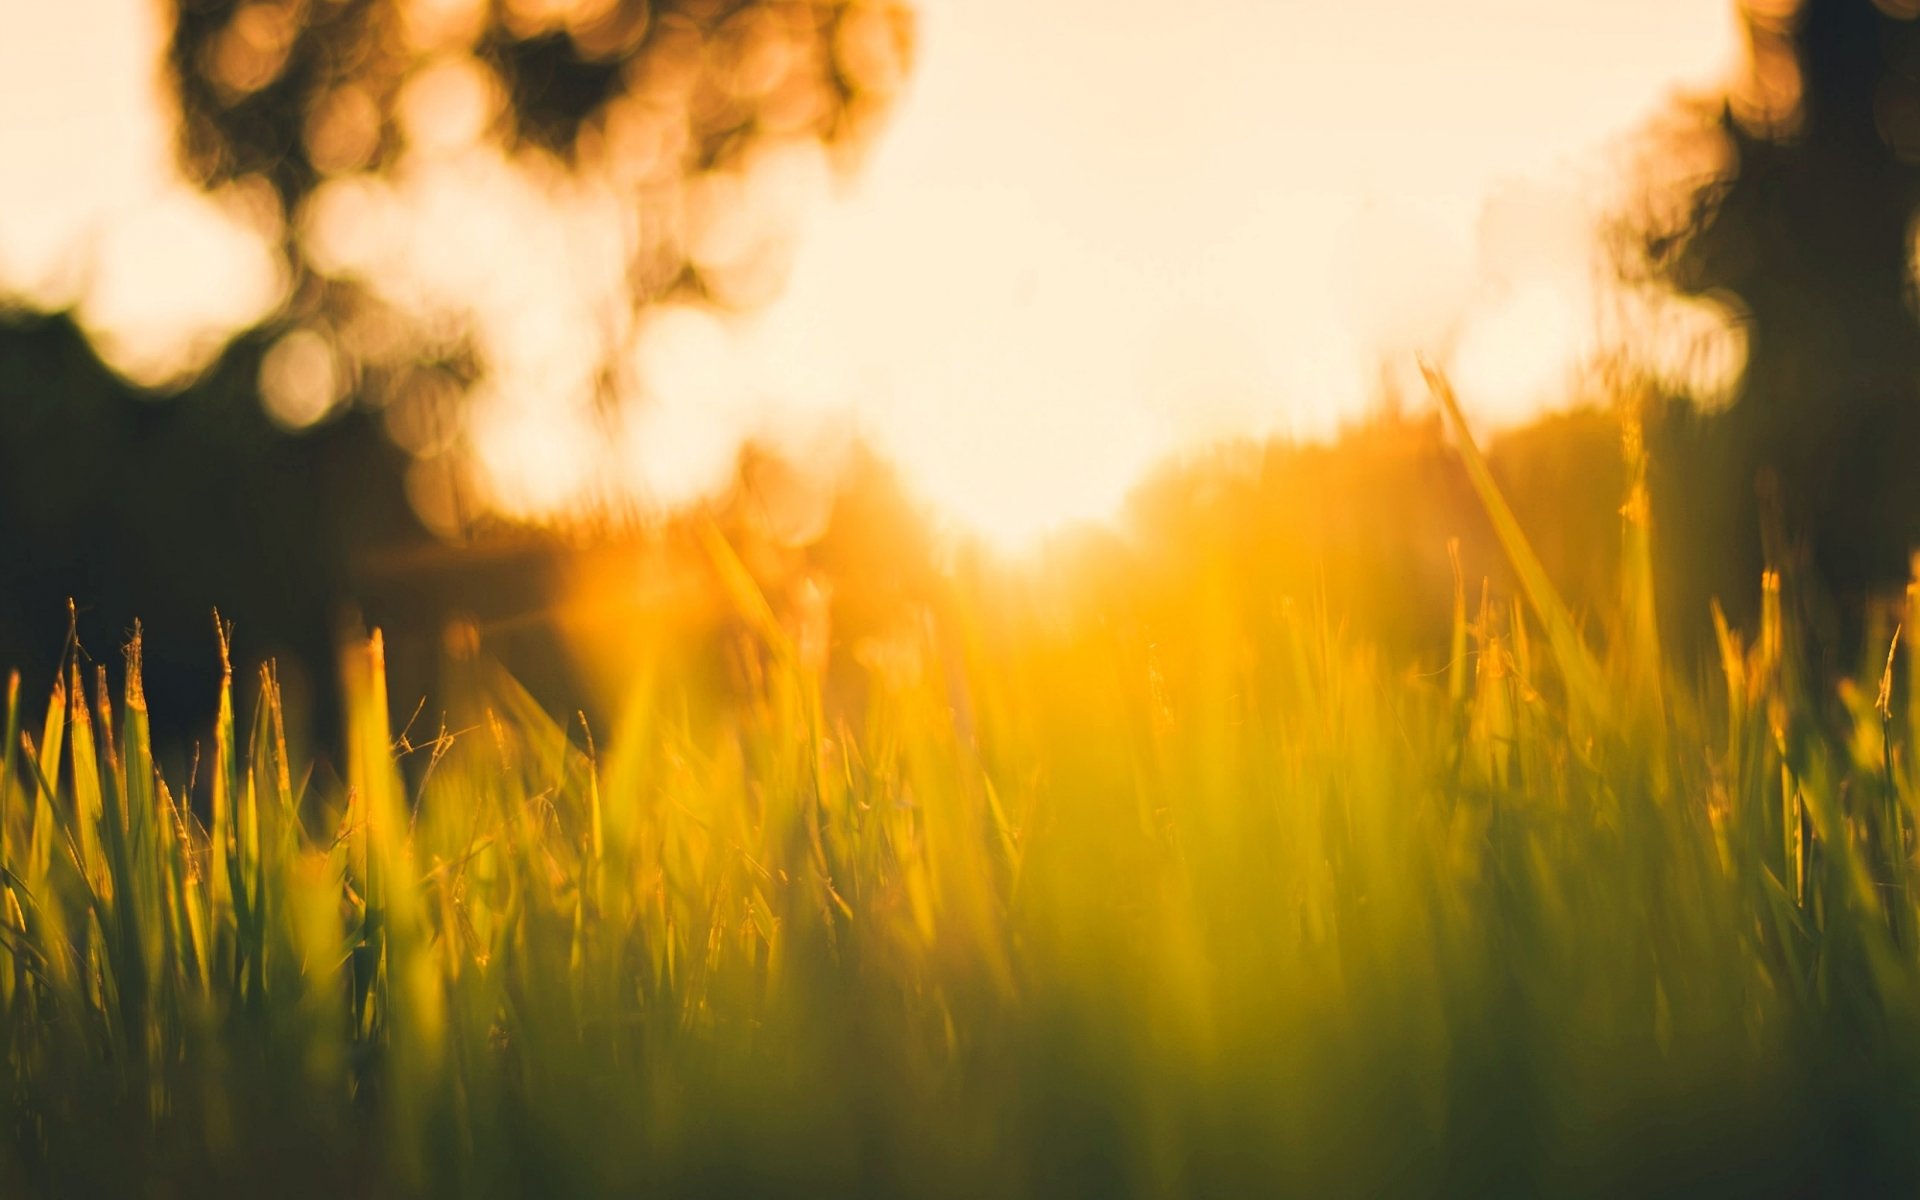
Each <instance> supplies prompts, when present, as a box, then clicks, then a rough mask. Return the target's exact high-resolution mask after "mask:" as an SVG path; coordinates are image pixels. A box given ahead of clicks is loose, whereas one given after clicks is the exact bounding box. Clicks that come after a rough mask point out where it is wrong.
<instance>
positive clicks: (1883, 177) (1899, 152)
mask: <svg viewBox="0 0 1920 1200" xmlns="http://www.w3.org/2000/svg"><path fill="white" fill-rule="evenodd" d="M1741 16H1742V20H1743V22H1744V25H1745V29H1746V32H1747V41H1748V46H1749V55H1748V60H1749V61H1748V68H1747V71H1746V74H1745V78H1744V79H1742V80H1741V81H1740V82H1739V84H1738V85H1737V86H1736V88H1735V89H1734V90H1733V92H1732V94H1731V95H1730V96H1729V97H1728V99H1727V101H1726V103H1725V104H1724V106H1723V107H1721V108H1720V109H1719V111H1718V113H1717V114H1716V118H1715V124H1716V125H1717V128H1718V132H1719V134H1720V136H1721V139H1722V144H1723V148H1724V154H1725V170H1724V171H1723V172H1722V173H1720V174H1718V175H1717V176H1715V177H1714V178H1712V179H1711V180H1709V181H1708V182H1706V183H1705V184H1704V186H1700V187H1699V188H1698V189H1697V190H1695V191H1694V192H1693V194H1692V198H1691V202H1690V203H1689V204H1687V205H1686V206H1684V207H1683V208H1682V209H1681V210H1680V211H1679V212H1678V213H1677V214H1676V215H1675V219H1674V220H1672V221H1668V222H1664V223H1659V224H1657V225H1656V227H1655V228H1654V229H1653V230H1652V231H1651V233H1650V235H1649V236H1648V237H1647V239H1646V242H1645V247H1646V249H1647V251H1648V255H1647V261H1648V263H1649V264H1650V265H1651V266H1652V268H1653V270H1654V272H1655V273H1656V274H1657V275H1659V276H1660V277H1662V278H1663V279H1664V280H1666V281H1667V282H1668V283H1670V284H1672V285H1674V286H1676V287H1678V288H1679V289H1680V290H1682V291H1683V292H1687V293H1690V294H1694V295H1711V296H1714V297H1716V298H1718V299H1721V300H1725V301H1729V302H1730V303H1731V305H1732V307H1734V308H1735V309H1736V310H1737V311H1738V312H1739V313H1740V314H1741V315H1742V317H1743V318H1744V320H1745V322H1746V325H1747V335H1748V344H1749V358H1748V363H1747V369H1746V372H1745V377H1744V380H1743V382H1742V385H1741V388H1740V393H1739V395H1738V397H1737V399H1736V402H1735V404H1734V406H1733V407H1732V409H1731V410H1730V411H1728V412H1727V413H1725V414H1723V415H1720V416H1717V417H1711V418H1706V419H1701V420H1692V419H1685V418H1683V419H1680V420H1678V421H1676V422H1674V423H1672V424H1671V425H1670V426H1669V428H1668V429H1667V430H1666V435H1667V437H1668V438H1669V440H1670V442H1672V443H1673V445H1672V446H1670V447H1669V449H1670V451H1671V452H1670V453H1669V454H1668V456H1667V458H1668V466H1667V473H1668V478H1669V481H1670V483H1671V484H1672V486H1670V487H1669V488H1668V489H1667V495H1668V502H1667V505H1666V507H1667V508H1668V516H1669V517H1670V518H1671V519H1670V520H1669V521H1668V522H1667V524H1668V527H1669V528H1670V529H1675V530H1676V532H1677V533H1678V534H1679V538H1680V546H1679V547H1678V548H1679V549H1680V552H1681V554H1682V555H1683V556H1684V557H1685V558H1688V559H1691V560H1692V561H1693V562H1694V563H1695V564H1698V563H1699V562H1702V561H1726V560H1727V559H1728V558H1729V557H1731V558H1732V559H1733V560H1734V562H1735V564H1736V566H1737V568H1738V571H1739V573H1740V575H1739V578H1738V580H1737V582H1735V581H1732V580H1728V579H1726V578H1724V577H1722V578H1717V579H1715V580H1714V581H1713V586H1715V587H1716V589H1718V590H1722V591H1723V594H1725V592H1726V591H1727V590H1728V589H1731V590H1732V592H1733V593H1734V594H1742V593H1745V592H1750V591H1751V590H1752V579H1753V578H1754V576H1755V575H1757V571H1758V566H1759V561H1758V560H1759V555H1758V546H1757V537H1758V534H1757V531H1758V529H1759V528H1760V527H1761V525H1762V524H1763V523H1770V522H1772V521H1773V518H1774V515H1777V516H1778V517H1780V518H1782V519H1783V520H1782V522H1781V523H1780V529H1781V530H1782V532H1784V533H1785V535H1786V537H1787V540H1788V542H1790V543H1791V544H1792V545H1794V546H1796V547H1798V548H1799V550H1801V551H1804V552H1805V553H1807V554H1809V555H1810V556H1811V565H1812V566H1813V567H1814V569H1815V574H1816V576H1817V577H1818V578H1819V579H1820V580H1822V581H1823V582H1824V583H1825V584H1826V585H1827V587H1828V588H1829V589H1831V591H1832V592H1833V594H1834V597H1835V599H1836V600H1838V601H1839V603H1840V607H1841V608H1842V609H1843V610H1844V609H1850V608H1852V607H1854V602H1855V601H1856V600H1857V598H1858V597H1859V596H1860V594H1861V593H1863V592H1866V591H1871V590H1873V589H1876V588H1878V587H1882V586H1885V585H1887V584H1890V583H1893V582H1896V581H1898V580H1901V579H1904V578H1905V573H1906V570H1907V554H1908V552H1909V551H1910V550H1911V549H1913V548H1915V547H1916V546H1920V469H1916V467H1915V464H1914V454H1915V452H1916V451H1920V322H1917V321H1916V311H1915V304H1914V301H1915V287H1914V273H1913V263H1914V253H1913V251H1914V246H1913V240H1912V229H1913V216H1914V211H1915V207H1916V203H1920V22H1916V20H1915V17H1916V16H1920V4H1916V3H1914V2H1913V0H1800V2H1799V3H1794V2H1793V0H1745V2H1744V3H1743V4H1742V5H1741ZM1756 482H1757V483H1758V484H1759V487H1760V491H1761V492H1762V493H1764V498H1763V499H1761V500H1760V502H1759V509H1758V510H1756V507H1755V503H1754V497H1755V485H1756ZM1716 493H1719V495H1718V496H1716ZM1725 497H1737V498H1736V499H1732V500H1731V501H1729V500H1727V499H1725ZM1768 510H1774V512H1769V511H1768ZM1729 547H1735V548H1737V549H1736V551H1735V552H1734V553H1733V554H1731V555H1729V554H1728V548H1729ZM1693 574H1695V575H1698V574H1700V572H1699V571H1698V570H1697V567H1696V569H1695V570H1694V571H1693ZM1696 616H1697V614H1696V613H1695V612H1693V611H1689V612H1688V613H1687V614H1686V615H1685V617H1684V620H1686V621H1689V622H1691V621H1694V620H1695V619H1696Z"/></svg>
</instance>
